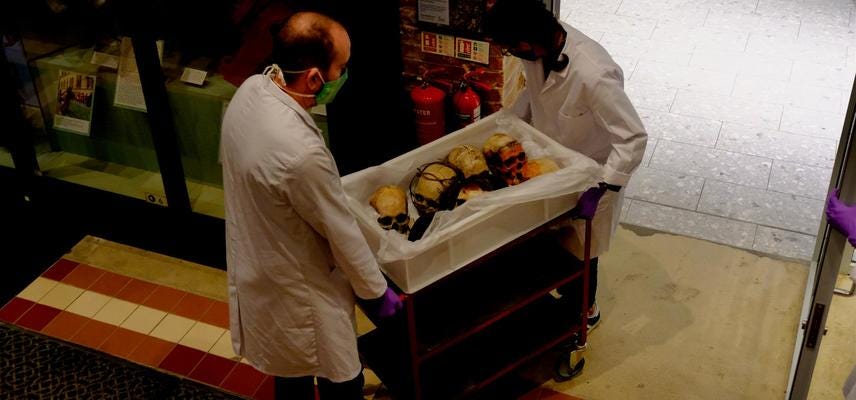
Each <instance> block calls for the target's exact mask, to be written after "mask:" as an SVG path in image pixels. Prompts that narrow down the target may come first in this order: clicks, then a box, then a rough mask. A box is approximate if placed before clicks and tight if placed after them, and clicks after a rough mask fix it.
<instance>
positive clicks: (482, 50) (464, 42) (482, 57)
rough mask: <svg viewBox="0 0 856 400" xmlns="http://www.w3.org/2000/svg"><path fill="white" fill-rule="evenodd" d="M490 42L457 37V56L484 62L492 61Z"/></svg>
mask: <svg viewBox="0 0 856 400" xmlns="http://www.w3.org/2000/svg"><path fill="white" fill-rule="evenodd" d="M489 55H490V44H489V43H488V42H482V41H480V40H472V39H464V38H455V57H457V58H460V59H462V60H467V61H475V62H479V63H482V64H488V63H489V62H490V58H489Z"/></svg>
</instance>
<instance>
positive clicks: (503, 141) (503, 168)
mask: <svg viewBox="0 0 856 400" xmlns="http://www.w3.org/2000/svg"><path fill="white" fill-rule="evenodd" d="M483 152H484V156H485V158H486V159H487V165H488V166H489V167H490V170H491V171H492V172H493V173H494V174H496V175H499V176H500V177H502V179H503V180H505V183H506V184H508V185H509V186H511V185H517V184H519V183H521V182H523V181H525V180H526V177H524V176H523V171H522V170H523V166H524V165H526V152H525V151H523V145H521V144H520V142H518V141H517V139H515V138H513V137H511V136H510V135H507V134H505V133H496V134H494V135H493V136H491V137H490V138H489V139H488V140H487V142H485V144H484V149H483Z"/></svg>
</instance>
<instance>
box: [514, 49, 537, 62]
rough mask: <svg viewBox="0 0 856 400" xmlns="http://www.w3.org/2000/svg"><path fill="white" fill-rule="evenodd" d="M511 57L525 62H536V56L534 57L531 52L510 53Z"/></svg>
mask: <svg viewBox="0 0 856 400" xmlns="http://www.w3.org/2000/svg"><path fill="white" fill-rule="evenodd" d="M511 54H512V55H513V56H515V57H517V58H520V59H523V60H526V61H538V56H536V55H535V53H534V52H533V51H531V50H530V51H527V52H513V53H511Z"/></svg>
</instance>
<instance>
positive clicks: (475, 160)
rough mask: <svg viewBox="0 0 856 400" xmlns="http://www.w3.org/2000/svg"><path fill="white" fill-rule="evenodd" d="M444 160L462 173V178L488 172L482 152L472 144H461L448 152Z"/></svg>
mask: <svg viewBox="0 0 856 400" xmlns="http://www.w3.org/2000/svg"><path fill="white" fill-rule="evenodd" d="M446 161H447V162H448V163H449V164H450V165H452V166H453V167H455V168H457V169H458V170H459V171H461V172H462V173H463V174H464V178H469V177H471V176H476V175H480V174H484V173H488V172H489V171H488V169H487V160H485V158H484V154H482V152H481V151H480V150H479V149H477V148H476V147H474V146H470V145H468V144H463V145H460V146H457V147H455V148H454V149H452V151H450V152H449V155H448V156H447V157H446Z"/></svg>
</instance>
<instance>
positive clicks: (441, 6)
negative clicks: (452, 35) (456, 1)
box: [418, 0, 449, 25]
mask: <svg viewBox="0 0 856 400" xmlns="http://www.w3.org/2000/svg"><path fill="white" fill-rule="evenodd" d="M418 18H419V21H422V22H430V23H433V24H439V25H449V0H419V16H418Z"/></svg>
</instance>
